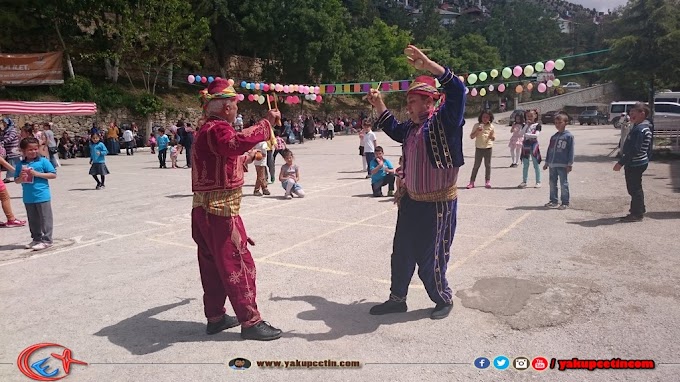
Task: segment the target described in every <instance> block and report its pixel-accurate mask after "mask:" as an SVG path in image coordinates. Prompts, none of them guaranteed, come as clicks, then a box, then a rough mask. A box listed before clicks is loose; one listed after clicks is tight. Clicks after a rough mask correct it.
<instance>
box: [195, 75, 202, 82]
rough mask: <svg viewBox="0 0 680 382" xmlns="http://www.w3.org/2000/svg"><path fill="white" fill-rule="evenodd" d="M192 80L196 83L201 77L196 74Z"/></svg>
mask: <svg viewBox="0 0 680 382" xmlns="http://www.w3.org/2000/svg"><path fill="white" fill-rule="evenodd" d="M194 80H195V81H196V82H201V76H199V75H198V74H197V75H196V76H194Z"/></svg>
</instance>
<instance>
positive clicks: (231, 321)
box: [205, 314, 240, 334]
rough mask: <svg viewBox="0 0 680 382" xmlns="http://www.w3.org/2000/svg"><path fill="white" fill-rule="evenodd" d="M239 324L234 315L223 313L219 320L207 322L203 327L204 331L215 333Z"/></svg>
mask: <svg viewBox="0 0 680 382" xmlns="http://www.w3.org/2000/svg"><path fill="white" fill-rule="evenodd" d="M239 325H240V323H239V322H238V319H237V318H236V317H232V316H229V315H226V314H225V315H224V317H222V319H221V320H220V321H217V322H208V327H207V328H206V329H205V332H206V333H207V334H217V333H219V332H221V331H223V330H227V329H230V328H233V327H236V326H239Z"/></svg>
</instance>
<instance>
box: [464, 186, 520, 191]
mask: <svg viewBox="0 0 680 382" xmlns="http://www.w3.org/2000/svg"><path fill="white" fill-rule="evenodd" d="M475 188H484V186H483V185H480V186H479V187H475ZM527 188H533V187H527ZM459 189H460V190H467V188H465V187H461V188H459ZM491 189H492V190H521V189H520V188H517V186H515V187H496V186H493V185H492V186H491ZM473 190H474V188H473Z"/></svg>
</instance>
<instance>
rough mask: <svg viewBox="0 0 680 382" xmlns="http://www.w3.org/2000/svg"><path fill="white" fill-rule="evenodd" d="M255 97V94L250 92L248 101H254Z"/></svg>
mask: <svg viewBox="0 0 680 382" xmlns="http://www.w3.org/2000/svg"><path fill="white" fill-rule="evenodd" d="M253 97H255V96H254V95H252V94H248V101H251V102H252V101H253Z"/></svg>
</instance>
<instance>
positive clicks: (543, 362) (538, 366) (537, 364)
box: [531, 357, 548, 371]
mask: <svg viewBox="0 0 680 382" xmlns="http://www.w3.org/2000/svg"><path fill="white" fill-rule="evenodd" d="M531 367H533V368H534V369H535V370H538V371H543V370H545V369H547V368H548V360H547V359H545V358H543V357H536V358H534V359H533V360H532V361H531Z"/></svg>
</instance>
